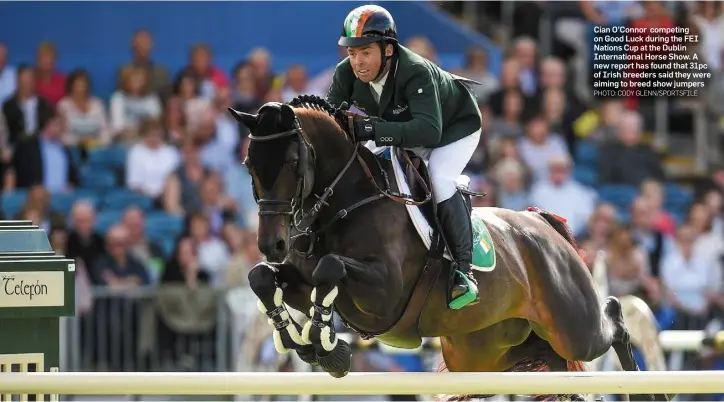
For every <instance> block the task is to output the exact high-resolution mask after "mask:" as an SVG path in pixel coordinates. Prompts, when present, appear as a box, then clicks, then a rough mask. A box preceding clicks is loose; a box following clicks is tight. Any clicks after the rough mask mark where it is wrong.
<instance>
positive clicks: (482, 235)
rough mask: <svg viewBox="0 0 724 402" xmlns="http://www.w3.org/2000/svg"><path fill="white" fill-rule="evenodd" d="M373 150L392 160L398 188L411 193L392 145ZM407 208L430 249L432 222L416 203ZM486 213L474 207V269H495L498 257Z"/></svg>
mask: <svg viewBox="0 0 724 402" xmlns="http://www.w3.org/2000/svg"><path fill="white" fill-rule="evenodd" d="M372 152H374V153H375V154H376V155H378V156H379V157H383V158H385V159H387V160H390V161H392V167H393V171H394V176H395V182H396V183H397V188H399V190H400V192H401V193H405V194H410V187H409V185H408V184H407V180H406V178H405V170H404V169H403V167H402V164H401V163H400V161H399V159H398V158H397V153H396V152H391V150H390V147H387V146H385V147H377V148H373V149H372ZM425 163H427V161H425ZM465 180H467V177H466V176H460V178H459V179H458V183H460V182H463V181H465ZM430 202H433V201H430ZM405 208H407V213H408V215H409V216H410V219H411V220H412V224H413V225H414V226H415V229H416V230H417V233H418V234H419V235H420V238H421V239H422V242H423V243H424V244H425V247H427V249H428V250H429V249H430V246H431V245H432V232H433V230H432V226H431V225H430V222H428V220H427V219H425V216H424V215H423V213H422V211H421V210H420V207H418V206H416V205H405ZM485 215H486V212H485V208H473V213H472V216H471V221H472V226H473V269H474V270H476V271H483V272H489V271H492V270H494V269H495V263H496V257H495V247H494V245H493V240H492V238H491V237H490V232H488V228H487V225H486V224H485V219H484V217H485ZM444 258H445V259H447V260H450V261H452V257H451V256H450V252H449V251H448V250H445V254H444Z"/></svg>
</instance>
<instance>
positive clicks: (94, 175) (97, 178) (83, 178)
mask: <svg viewBox="0 0 724 402" xmlns="http://www.w3.org/2000/svg"><path fill="white" fill-rule="evenodd" d="M79 176H80V186H81V187H82V188H85V189H89V190H94V191H107V190H110V189H113V188H115V187H116V175H115V174H114V173H113V172H111V171H109V170H106V169H101V168H93V167H91V166H83V167H82V168H80V171H79Z"/></svg>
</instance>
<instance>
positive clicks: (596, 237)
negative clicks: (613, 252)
mask: <svg viewBox="0 0 724 402" xmlns="http://www.w3.org/2000/svg"><path fill="white" fill-rule="evenodd" d="M617 224H618V217H617V215H616V208H615V207H614V206H613V205H611V204H609V203H606V202H602V203H600V204H598V205H597V206H596V208H595V209H594V210H593V214H591V216H590V217H589V218H588V226H587V227H586V232H585V233H583V234H582V235H581V236H579V237H578V238H579V239H580V243H581V248H582V249H583V251H584V252H585V256H584V260H585V262H586V266H587V267H588V268H589V269H592V268H593V263H594V261H595V259H596V254H597V253H598V252H599V251H602V250H605V249H606V247H607V245H608V241H609V238H610V236H611V232H612V231H613V228H614V227H615V226H616V225H617Z"/></svg>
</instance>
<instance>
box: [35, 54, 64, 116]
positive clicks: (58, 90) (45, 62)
mask: <svg viewBox="0 0 724 402" xmlns="http://www.w3.org/2000/svg"><path fill="white" fill-rule="evenodd" d="M36 57H37V58H36V64H35V89H36V90H37V92H38V95H40V96H41V97H43V98H44V99H45V100H47V101H48V103H50V106H52V107H53V108H55V105H57V104H58V102H60V100H61V99H62V98H63V96H65V92H66V91H65V90H66V86H65V74H63V73H62V72H61V71H60V70H58V69H57V68H56V66H55V65H56V62H57V61H58V49H56V47H55V45H54V44H53V43H52V42H49V41H45V42H42V43H41V44H40V45H38V49H37V53H36Z"/></svg>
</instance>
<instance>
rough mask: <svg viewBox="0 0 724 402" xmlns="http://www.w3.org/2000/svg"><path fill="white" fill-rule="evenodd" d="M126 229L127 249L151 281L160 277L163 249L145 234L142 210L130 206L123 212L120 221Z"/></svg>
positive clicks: (154, 281)
mask: <svg viewBox="0 0 724 402" xmlns="http://www.w3.org/2000/svg"><path fill="white" fill-rule="evenodd" d="M121 223H122V224H123V227H125V228H126V230H127V231H128V250H129V253H130V254H131V255H132V256H133V257H135V259H136V260H137V261H138V262H139V263H141V265H143V266H144V268H145V269H146V272H148V273H149V277H150V280H151V283H156V282H157V281H158V279H159V278H160V276H161V274H162V272H163V269H164V266H163V263H164V261H163V260H164V258H163V250H161V247H159V246H158V244H156V243H155V242H153V241H151V240H149V239H148V237H147V236H146V221H145V215H144V213H143V210H142V209H140V208H138V207H130V208H128V209H126V211H125V212H124V213H123V219H122V221H121Z"/></svg>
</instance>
